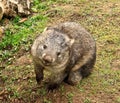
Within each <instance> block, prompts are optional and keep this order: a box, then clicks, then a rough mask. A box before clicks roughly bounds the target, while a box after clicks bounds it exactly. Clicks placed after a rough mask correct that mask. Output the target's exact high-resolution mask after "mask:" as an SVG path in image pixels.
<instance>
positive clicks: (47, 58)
mask: <svg viewBox="0 0 120 103" xmlns="http://www.w3.org/2000/svg"><path fill="white" fill-rule="evenodd" d="M42 60H43V62H44V63H45V64H50V63H52V62H54V59H53V58H52V57H51V56H50V55H48V54H43V55H42Z"/></svg>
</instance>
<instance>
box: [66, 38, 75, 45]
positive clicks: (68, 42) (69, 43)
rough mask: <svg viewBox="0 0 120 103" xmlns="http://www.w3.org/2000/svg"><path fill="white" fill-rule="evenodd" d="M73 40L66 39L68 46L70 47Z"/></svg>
mask: <svg viewBox="0 0 120 103" xmlns="http://www.w3.org/2000/svg"><path fill="white" fill-rule="evenodd" d="M74 42H75V40H74V39H69V40H68V41H67V44H68V46H69V47H71V46H72V45H73V43H74Z"/></svg>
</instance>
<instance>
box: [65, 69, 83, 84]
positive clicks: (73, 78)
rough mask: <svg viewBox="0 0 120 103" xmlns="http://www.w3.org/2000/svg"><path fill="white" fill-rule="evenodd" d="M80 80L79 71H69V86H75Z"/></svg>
mask: <svg viewBox="0 0 120 103" xmlns="http://www.w3.org/2000/svg"><path fill="white" fill-rule="evenodd" d="M81 79H82V75H81V74H80V71H79V70H77V71H71V72H70V74H69V76H68V80H67V82H68V83H69V84H71V85H77V84H79V82H80V81H81Z"/></svg>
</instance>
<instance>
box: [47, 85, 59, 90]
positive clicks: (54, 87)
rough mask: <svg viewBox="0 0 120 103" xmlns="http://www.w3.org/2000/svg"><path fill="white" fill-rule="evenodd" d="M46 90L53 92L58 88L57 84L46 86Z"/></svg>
mask: <svg viewBox="0 0 120 103" xmlns="http://www.w3.org/2000/svg"><path fill="white" fill-rule="evenodd" d="M46 87H47V89H48V90H50V91H53V90H54V89H57V88H58V87H59V85H58V84H47V86H46Z"/></svg>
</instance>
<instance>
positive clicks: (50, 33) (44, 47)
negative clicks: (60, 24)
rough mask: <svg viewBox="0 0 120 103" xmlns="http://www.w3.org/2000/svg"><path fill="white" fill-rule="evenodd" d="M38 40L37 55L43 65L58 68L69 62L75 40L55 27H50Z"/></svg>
mask: <svg viewBox="0 0 120 103" xmlns="http://www.w3.org/2000/svg"><path fill="white" fill-rule="evenodd" d="M37 42H39V43H38V44H37V47H36V55H37V57H38V58H39V61H40V62H41V63H42V65H44V66H47V67H51V66H52V67H53V68H54V67H56V68H57V67H64V66H65V65H66V63H67V62H68V60H69V57H70V48H71V46H72V44H73V43H74V40H73V39H70V38H69V37H68V36H67V35H65V34H63V33H61V32H60V31H58V30H56V29H54V28H48V29H46V30H45V31H44V32H43V33H42V34H41V35H40V36H39V37H38V40H37ZM33 46H34V45H33Z"/></svg>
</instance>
